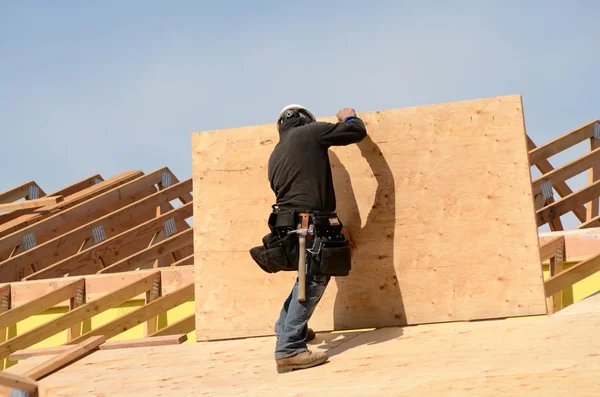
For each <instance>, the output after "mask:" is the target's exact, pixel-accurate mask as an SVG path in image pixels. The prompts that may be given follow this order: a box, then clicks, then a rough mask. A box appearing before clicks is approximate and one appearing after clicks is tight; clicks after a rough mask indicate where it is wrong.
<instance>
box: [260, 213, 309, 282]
mask: <svg viewBox="0 0 600 397" xmlns="http://www.w3.org/2000/svg"><path fill="white" fill-rule="evenodd" d="M269 228H270V230H271V233H269V234H267V235H266V236H264V237H263V239H262V243H263V244H262V246H258V247H254V248H252V249H250V255H251V256H252V259H254V261H255V262H256V263H257V264H258V266H260V268H261V269H263V270H264V271H265V272H267V273H277V272H280V271H296V270H298V255H299V253H298V251H299V243H298V235H297V234H287V232H288V231H290V230H293V229H295V228H296V214H295V211H293V210H289V211H281V212H273V213H272V214H271V215H270V216H269Z"/></svg>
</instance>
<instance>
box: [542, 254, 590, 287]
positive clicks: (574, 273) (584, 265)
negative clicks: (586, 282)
mask: <svg viewBox="0 0 600 397" xmlns="http://www.w3.org/2000/svg"><path fill="white" fill-rule="evenodd" d="M598 271H600V255H596V256H593V257H591V258H590V259H588V260H586V261H583V262H580V263H578V264H577V265H575V266H573V267H571V268H569V269H567V270H564V271H563V272H561V273H558V274H557V275H555V276H552V277H550V278H549V279H548V280H546V282H545V283H544V284H545V289H546V297H548V296H552V295H554V294H555V293H557V292H559V291H562V290H563V289H565V288H568V287H570V286H572V285H573V284H575V283H576V282H578V281H581V280H583V279H584V278H586V277H589V276H591V275H592V274H594V273H596V272H598Z"/></svg>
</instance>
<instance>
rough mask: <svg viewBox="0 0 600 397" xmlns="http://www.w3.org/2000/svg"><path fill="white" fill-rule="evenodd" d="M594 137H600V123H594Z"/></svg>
mask: <svg viewBox="0 0 600 397" xmlns="http://www.w3.org/2000/svg"><path fill="white" fill-rule="evenodd" d="M594 138H596V139H600V123H596V124H594Z"/></svg>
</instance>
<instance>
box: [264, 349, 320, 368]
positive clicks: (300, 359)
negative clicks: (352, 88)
mask: <svg viewBox="0 0 600 397" xmlns="http://www.w3.org/2000/svg"><path fill="white" fill-rule="evenodd" d="M328 359H329V357H328V356H327V354H325V353H324V352H311V351H310V350H307V351H305V352H302V353H299V354H296V355H295V356H292V357H287V358H280V359H279V360H275V362H276V363H277V373H279V374H284V373H286V372H292V371H293V370H295V369H305V368H311V367H315V366H317V365H321V364H323V363H325V362H326V361H327V360H328Z"/></svg>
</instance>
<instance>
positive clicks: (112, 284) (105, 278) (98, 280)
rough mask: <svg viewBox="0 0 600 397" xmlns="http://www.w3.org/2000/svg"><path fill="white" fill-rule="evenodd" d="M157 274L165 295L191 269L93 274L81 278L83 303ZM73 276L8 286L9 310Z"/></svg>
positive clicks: (65, 305) (63, 305) (183, 281)
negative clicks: (158, 273)
mask: <svg viewBox="0 0 600 397" xmlns="http://www.w3.org/2000/svg"><path fill="white" fill-rule="evenodd" d="M157 272H160V283H161V294H162V295H165V294H167V293H169V292H171V291H175V290H177V289H179V288H181V287H182V286H183V285H185V284H186V283H187V282H188V281H189V280H192V279H193V278H194V268H193V267H192V266H184V267H175V268H171V267H166V268H163V269H147V270H138V271H135V272H127V273H117V274H93V275H88V276H85V277H84V280H85V298H84V300H85V301H86V302H92V301H95V300H97V299H98V298H101V297H102V296H104V295H106V294H107V293H110V292H112V291H114V290H115V289H117V288H121V287H124V286H126V285H127V284H131V283H133V282H134V281H137V280H140V279H142V278H144V277H146V276H148V275H150V274H155V273H157ZM73 279H74V277H59V278H53V279H45V280H33V281H20V282H15V283H11V284H7V286H10V290H11V300H12V307H19V306H21V305H23V304H25V303H27V302H29V301H32V300H34V299H37V298H39V297H41V296H43V295H45V294H47V293H49V292H52V291H53V290H55V289H57V288H60V287H62V286H64V285H66V284H69V283H70V282H72V281H73ZM145 296H146V295H145V293H144V294H140V295H137V296H134V297H133V298H131V299H130V300H132V301H133V300H135V301H143V300H144V299H145ZM54 307H55V308H64V309H68V308H69V302H68V301H65V302H61V303H59V304H58V305H56V306H54Z"/></svg>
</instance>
